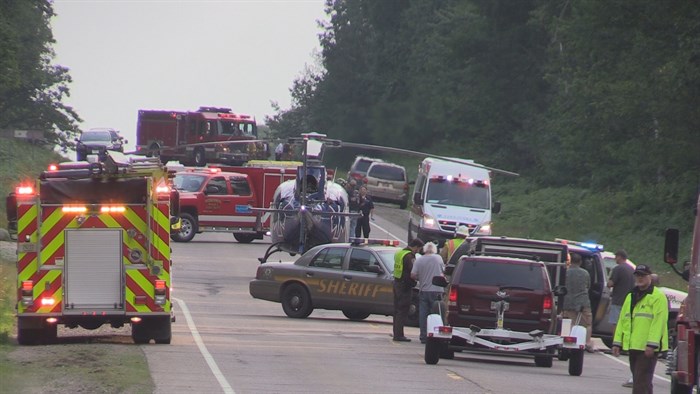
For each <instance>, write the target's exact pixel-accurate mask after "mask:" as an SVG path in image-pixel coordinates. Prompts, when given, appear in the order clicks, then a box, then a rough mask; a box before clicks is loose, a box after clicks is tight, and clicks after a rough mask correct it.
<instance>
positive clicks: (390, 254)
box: [377, 250, 396, 273]
mask: <svg viewBox="0 0 700 394" xmlns="http://www.w3.org/2000/svg"><path fill="white" fill-rule="evenodd" d="M377 254H378V255H379V258H380V259H382V261H383V262H384V265H385V266H386V267H387V268H389V272H390V273H391V272H394V255H395V254H396V251H395V250H377Z"/></svg>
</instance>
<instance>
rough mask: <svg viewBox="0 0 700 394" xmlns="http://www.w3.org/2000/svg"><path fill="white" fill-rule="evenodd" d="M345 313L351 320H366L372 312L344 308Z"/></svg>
mask: <svg viewBox="0 0 700 394" xmlns="http://www.w3.org/2000/svg"><path fill="white" fill-rule="evenodd" d="M343 315H345V317H347V318H348V319H350V320H365V319H366V318H368V317H369V315H370V314H369V313H367V312H360V311H349V310H344V311H343Z"/></svg>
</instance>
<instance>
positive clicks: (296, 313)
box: [282, 283, 314, 319]
mask: <svg viewBox="0 0 700 394" xmlns="http://www.w3.org/2000/svg"><path fill="white" fill-rule="evenodd" d="M282 310H284V313H285V314H286V315H287V316H289V317H292V318H295V319H303V318H306V317H308V316H309V315H310V314H311V312H313V310H314V309H313V306H312V305H311V296H309V292H308V291H306V289H305V288H304V287H303V286H302V285H300V284H298V283H292V284H290V285H288V286H287V287H285V288H284V290H282Z"/></svg>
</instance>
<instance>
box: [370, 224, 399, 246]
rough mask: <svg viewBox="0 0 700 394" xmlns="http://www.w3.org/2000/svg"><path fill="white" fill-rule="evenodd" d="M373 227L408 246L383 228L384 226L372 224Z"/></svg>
mask: <svg viewBox="0 0 700 394" xmlns="http://www.w3.org/2000/svg"><path fill="white" fill-rule="evenodd" d="M371 225H372V226H374V227H376V228H378V229H380V230H381V231H384V232H385V233H386V234H388V235H389V236H391V238H394V239H395V240H397V241H399V243H400V244H402V245H406V242H404V241H403V240H401V239H399V238H398V237H397V236H395V235H394V234H392V233H390V232H389V230H387V229H385V228H384V227H382V226H380V225H378V224H376V223H371Z"/></svg>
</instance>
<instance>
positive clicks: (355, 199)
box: [345, 178, 360, 237]
mask: <svg viewBox="0 0 700 394" xmlns="http://www.w3.org/2000/svg"><path fill="white" fill-rule="evenodd" d="M345 191H346V192H347V193H348V210H349V211H350V213H360V191H359V190H358V189H357V181H356V180H355V179H354V178H353V179H350V180H349V181H348V182H347V183H345ZM349 219H350V228H349V229H348V234H350V236H351V237H354V236H355V227H357V216H351V217H350V218H349Z"/></svg>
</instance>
